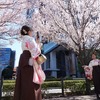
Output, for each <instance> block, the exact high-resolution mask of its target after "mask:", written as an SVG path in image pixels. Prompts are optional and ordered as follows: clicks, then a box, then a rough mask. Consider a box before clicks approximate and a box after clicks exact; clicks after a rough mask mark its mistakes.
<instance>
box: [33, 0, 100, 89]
mask: <svg viewBox="0 0 100 100" xmlns="http://www.w3.org/2000/svg"><path fill="white" fill-rule="evenodd" d="M99 2H100V0H45V1H44V0H40V1H39V5H38V9H39V16H37V17H36V20H38V23H37V24H36V26H37V27H38V28H36V27H35V28H34V30H36V31H40V32H41V33H42V34H46V35H44V36H46V37H47V38H48V39H49V40H51V41H54V42H56V43H58V44H61V45H63V46H64V47H66V48H67V49H68V48H69V49H72V50H74V51H75V52H77V55H78V58H79V61H80V63H81V65H88V63H89V61H90V59H91V56H90V55H91V53H92V52H93V51H94V50H96V49H98V48H99V47H100V3H99ZM33 19H34V20H35V18H34V16H33ZM33 19H32V20H33ZM34 22H35V21H34ZM33 25H34V24H33ZM88 90H89V88H88V87H87V91H88Z"/></svg>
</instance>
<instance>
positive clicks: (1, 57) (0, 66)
mask: <svg viewBox="0 0 100 100" xmlns="http://www.w3.org/2000/svg"><path fill="white" fill-rule="evenodd" d="M14 62H15V51H12V50H11V49H10V48H0V70H1V71H0V75H3V76H4V78H5V79H6V78H7V79H9V78H12V74H13V68H14Z"/></svg>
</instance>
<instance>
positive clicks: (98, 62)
mask: <svg viewBox="0 0 100 100" xmlns="http://www.w3.org/2000/svg"><path fill="white" fill-rule="evenodd" d="M99 64H100V60H99V59H94V60H91V61H90V63H89V67H93V66H97V65H99Z"/></svg>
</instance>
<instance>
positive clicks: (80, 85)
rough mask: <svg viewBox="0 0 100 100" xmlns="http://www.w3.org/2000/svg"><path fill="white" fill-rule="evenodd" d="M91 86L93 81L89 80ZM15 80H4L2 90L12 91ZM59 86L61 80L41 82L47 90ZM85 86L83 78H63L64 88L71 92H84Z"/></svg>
mask: <svg viewBox="0 0 100 100" xmlns="http://www.w3.org/2000/svg"><path fill="white" fill-rule="evenodd" d="M91 86H93V83H92V82H91ZM14 87H15V80H4V82H3V91H4V92H12V91H14ZM52 87H54V88H55V87H59V88H61V81H46V82H44V84H42V89H44V90H47V89H48V88H52ZM85 88H86V83H85V80H64V89H69V90H70V91H71V92H72V93H75V92H76V93H84V92H85V90H86V89H85Z"/></svg>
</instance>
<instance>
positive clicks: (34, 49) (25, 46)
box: [22, 35, 41, 59]
mask: <svg viewBox="0 0 100 100" xmlns="http://www.w3.org/2000/svg"><path fill="white" fill-rule="evenodd" d="M22 50H23V51H24V50H29V51H30V53H31V56H32V58H34V59H35V58H36V57H37V56H39V55H40V53H41V50H40V48H39V45H38V44H37V43H36V41H35V39H34V38H33V37H31V36H29V35H25V36H23V37H22Z"/></svg>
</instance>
